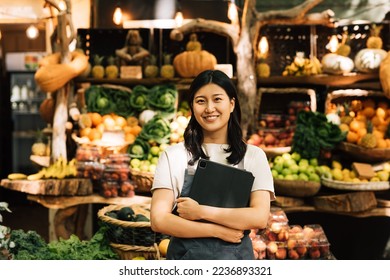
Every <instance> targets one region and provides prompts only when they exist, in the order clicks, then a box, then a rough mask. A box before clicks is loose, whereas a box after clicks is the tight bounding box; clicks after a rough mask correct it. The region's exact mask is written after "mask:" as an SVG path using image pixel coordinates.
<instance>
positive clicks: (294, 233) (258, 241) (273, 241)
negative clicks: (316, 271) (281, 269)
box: [249, 207, 332, 260]
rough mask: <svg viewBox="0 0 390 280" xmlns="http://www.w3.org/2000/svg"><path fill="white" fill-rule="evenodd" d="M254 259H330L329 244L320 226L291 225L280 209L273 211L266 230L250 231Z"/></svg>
mask: <svg viewBox="0 0 390 280" xmlns="http://www.w3.org/2000/svg"><path fill="white" fill-rule="evenodd" d="M249 237H250V238H251V240H252V245H253V252H254V255H255V259H258V260H262V259H269V260H285V259H290V260H298V259H311V260H316V259H331V258H332V254H331V251H330V243H329V241H328V239H327V237H326V234H325V232H324V230H323V228H322V227H321V225H319V224H309V225H304V226H303V227H302V226H300V225H290V224H289V222H288V219H287V216H286V214H285V213H284V211H283V210H282V209H280V208H276V207H272V208H271V212H270V217H269V219H268V224H267V227H266V228H265V229H264V230H261V231H259V230H257V229H252V230H251V233H250V234H249Z"/></svg>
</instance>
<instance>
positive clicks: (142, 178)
mask: <svg viewBox="0 0 390 280" xmlns="http://www.w3.org/2000/svg"><path fill="white" fill-rule="evenodd" d="M130 174H131V179H132V180H133V182H134V183H135V185H136V189H135V192H136V193H150V189H151V188H152V184H153V178H154V174H153V173H152V172H144V171H139V170H135V169H133V168H130Z"/></svg>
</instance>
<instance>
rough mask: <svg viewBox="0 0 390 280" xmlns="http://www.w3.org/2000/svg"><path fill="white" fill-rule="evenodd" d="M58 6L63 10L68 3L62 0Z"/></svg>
mask: <svg viewBox="0 0 390 280" xmlns="http://www.w3.org/2000/svg"><path fill="white" fill-rule="evenodd" d="M58 7H59V8H60V10H61V11H65V10H66V3H65V1H63V0H61V1H60V2H59V3H58Z"/></svg>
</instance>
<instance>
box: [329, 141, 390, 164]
mask: <svg viewBox="0 0 390 280" xmlns="http://www.w3.org/2000/svg"><path fill="white" fill-rule="evenodd" d="M337 149H339V150H341V151H343V152H345V153H347V154H348V155H350V156H351V157H352V158H354V159H356V160H360V161H363V162H378V161H387V160H390V149H389V148H373V149H369V148H365V147H362V146H359V145H356V144H351V143H348V142H341V143H340V144H339V145H338V146H337Z"/></svg>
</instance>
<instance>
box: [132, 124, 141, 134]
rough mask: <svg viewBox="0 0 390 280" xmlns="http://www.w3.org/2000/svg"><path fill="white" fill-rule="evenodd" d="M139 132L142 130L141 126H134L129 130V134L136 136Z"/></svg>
mask: <svg viewBox="0 0 390 280" xmlns="http://www.w3.org/2000/svg"><path fill="white" fill-rule="evenodd" d="M141 130H142V127H141V126H139V125H135V126H133V127H132V128H131V133H132V134H134V135H135V136H137V135H138V134H140V132H141Z"/></svg>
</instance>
